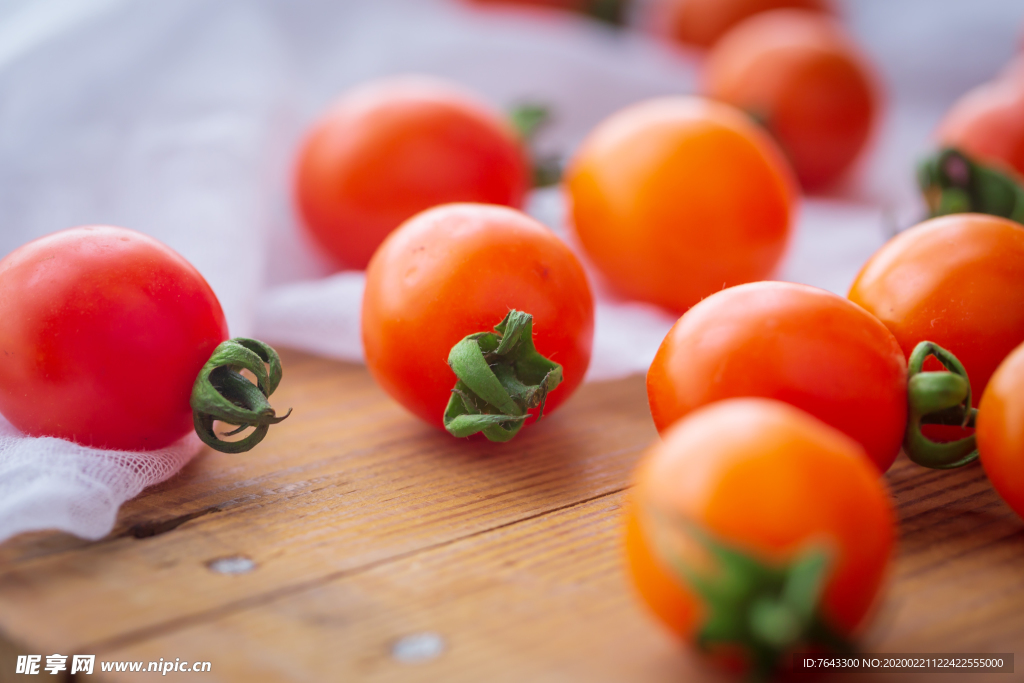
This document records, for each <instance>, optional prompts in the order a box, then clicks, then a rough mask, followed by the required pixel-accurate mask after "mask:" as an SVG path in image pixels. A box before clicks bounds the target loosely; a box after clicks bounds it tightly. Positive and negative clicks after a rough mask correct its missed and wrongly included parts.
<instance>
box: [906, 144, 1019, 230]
mask: <svg viewBox="0 0 1024 683" xmlns="http://www.w3.org/2000/svg"><path fill="white" fill-rule="evenodd" d="M918 182H919V184H920V186H921V191H922V192H923V193H924V198H925V201H926V202H927V204H928V211H929V214H930V216H931V217H932V218H934V217H936V216H945V215H947V214H951V213H987V214H991V215H993V216H1002V217H1003V218H1009V219H1011V220H1015V221H1017V222H1018V223H1024V188H1022V187H1021V186H1020V183H1019V182H1018V181H1017V180H1016V179H1015V178H1013V177H1012V176H1010V175H1008V174H1006V173H1003V172H1002V171H999V170H997V169H996V168H994V167H991V166H986V165H984V164H980V163H977V162H975V161H973V160H972V159H971V158H970V157H969V156H967V155H966V154H964V153H963V152H961V151H960V150H958V149H954V148H952V147H949V148H946V149H943V150H941V151H939V152H938V154H936V155H934V156H932V157H929V158H928V159H925V160H924V161H923V162H922V163H921V164H920V166H919V167H918Z"/></svg>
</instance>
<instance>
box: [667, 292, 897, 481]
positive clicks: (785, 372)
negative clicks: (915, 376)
mask: <svg viewBox="0 0 1024 683" xmlns="http://www.w3.org/2000/svg"><path fill="white" fill-rule="evenodd" d="M906 383H907V371H906V360H905V359H904V357H903V354H902V352H901V351H900V347H899V344H897V343H896V340H895V339H894V338H893V336H892V334H890V333H889V331H888V330H886V329H885V327H884V326H883V325H882V324H881V323H880V322H878V320H876V319H875V318H874V317H873V316H871V315H869V314H867V313H866V312H865V311H864V310H863V309H861V308H859V307H858V306H854V305H853V304H851V303H850V302H849V301H847V300H846V299H843V298H842V297H840V296H836V295H835V294H831V293H829V292H826V291H824V290H821V289H816V288H814V287H808V286H806V285H797V284H792V283H788V282H758V283H753V284H748V285H742V286H739V287H732V288H730V289H726V290H724V291H721V292H718V293H717V294H714V295H712V296H710V297H708V298H707V299H705V300H704V301H702V302H700V303H699V304H697V305H696V306H694V307H693V308H691V309H690V310H689V311H688V312H687V313H686V314H685V315H683V316H682V317H681V318H680V319H679V320H678V321H677V322H676V324H675V325H674V326H673V327H672V329H671V330H670V331H669V333H668V335H667V336H666V337H665V340H664V341H663V342H662V343H661V347H660V348H659V349H658V353H657V354H656V355H655V357H654V361H653V362H652V363H651V367H650V370H648V372H647V397H648V400H649V402H650V406H651V415H652V416H653V417H654V424H655V425H656V426H657V428H658V431H659V432H662V433H663V434H664V433H665V431H666V430H667V429H668V428H669V427H670V426H671V425H672V423H674V422H675V421H676V420H678V419H679V418H681V417H683V416H685V415H687V414H689V413H690V412H692V411H693V410H696V409H697V408H699V407H701V406H703V405H706V404H708V403H712V402H714V401H720V400H722V399H726V398H734V397H741V396H760V397H764V398H772V399H777V400H779V401H785V402H786V403H789V404H791V405H794V406H796V407H798V408H801V409H802V410H805V411H807V412H808V413H810V414H811V415H813V416H815V417H817V418H818V419H820V420H822V421H824V422H825V423H826V424H828V425H831V426H832V427H835V428H836V429H838V430H840V431H841V432H843V433H845V434H846V435H848V436H850V437H852V438H853V439H854V440H856V441H857V442H858V443H860V444H861V446H863V448H864V450H865V451H867V453H868V455H869V456H870V457H871V460H872V461H873V462H874V463H875V465H876V466H877V467H878V469H879V470H880V471H882V472H884V471H886V470H887V469H889V466H890V465H892V463H893V460H895V459H896V455H897V454H898V453H899V450H900V443H901V442H902V440H903V433H904V428H905V426H906V418H907V394H906Z"/></svg>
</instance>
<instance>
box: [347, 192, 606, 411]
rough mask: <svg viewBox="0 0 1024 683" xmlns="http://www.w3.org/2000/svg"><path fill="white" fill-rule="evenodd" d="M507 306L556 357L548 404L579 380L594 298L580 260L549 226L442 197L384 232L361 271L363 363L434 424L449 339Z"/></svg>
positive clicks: (443, 393) (444, 386) (549, 407)
mask: <svg viewBox="0 0 1024 683" xmlns="http://www.w3.org/2000/svg"><path fill="white" fill-rule="evenodd" d="M510 309H516V310H520V311H524V312H526V313H530V314H531V315H533V333H534V343H535V345H536V347H537V351H538V352H540V353H541V354H542V355H543V356H546V357H548V358H550V359H551V360H553V361H555V362H556V363H560V364H561V365H562V370H563V382H562V384H561V385H559V386H558V388H556V389H555V390H554V391H553V392H552V393H551V394H550V395H549V396H548V399H547V404H546V407H545V409H544V412H545V415H546V414H548V413H550V412H552V411H554V410H556V409H557V408H558V407H559V406H560V405H561V404H562V403H563V402H564V401H565V400H566V399H568V398H569V396H570V395H571V394H572V393H573V391H575V389H576V387H577V386H578V385H579V384H580V382H581V381H582V380H583V375H584V374H585V373H586V370H587V366H588V365H589V363H590V351H591V346H592V343H593V336H594V302H593V298H592V296H591V293H590V286H589V285H588V284H587V279H586V275H585V274H584V272H583V268H582V266H580V264H579V261H578V260H577V259H576V257H575V256H574V255H573V253H572V251H570V250H569V248H568V247H567V246H566V245H565V244H563V243H562V242H561V241H560V240H559V239H558V238H557V237H556V236H555V235H554V234H553V233H552V232H551V231H550V230H548V229H547V228H546V227H544V226H543V225H541V224H540V223H537V222H536V221H534V220H533V219H532V218H530V217H529V216H526V215H525V214H523V213H520V212H518V211H515V210H513V209H508V208H504V207H499V206H487V205H482V204H449V205H445V206H439V207H436V208H433V209H430V210H428V211H424V212H423V213H421V214H419V215H417V216H415V217H413V218H412V219H410V220H408V221H407V222H406V223H404V224H403V225H402V226H401V227H400V228H399V229H398V230H396V231H395V232H393V233H392V234H391V235H390V236H389V237H388V239H387V240H385V242H384V244H382V245H381V248H380V249H379V250H378V251H377V253H376V254H375V255H374V257H373V260H372V261H371V262H370V266H369V268H368V269H367V272H366V290H365V293H364V296H363V313H362V328H363V347H364V349H365V352H366V364H367V366H368V367H369V369H370V372H371V374H373V376H374V378H375V379H376V380H377V382H378V383H379V384H380V385H381V387H383V388H384V390H385V391H387V392H388V393H389V394H390V395H391V396H392V397H393V398H394V399H395V400H397V401H398V402H399V403H401V404H402V405H403V406H405V407H406V408H407V409H408V410H409V411H410V412H412V413H413V414H415V415H417V416H418V417H420V418H421V419H423V420H424V421H426V422H428V423H430V424H433V425H435V426H437V427H442V426H443V423H442V414H443V413H444V409H445V406H446V405H447V403H448V399H449V398H450V396H451V390H452V387H453V386H454V385H455V381H456V377H455V374H454V373H453V372H452V370H451V368H449V367H448V364H447V360H448V354H449V352H450V351H451V348H452V346H454V345H455V344H456V343H457V342H459V341H460V340H461V339H462V338H463V337H465V336H467V335H470V334H474V333H476V332H485V331H491V330H493V328H494V326H495V325H497V324H498V323H500V322H501V321H502V319H503V318H504V317H505V314H506V313H508V311H509V310H510Z"/></svg>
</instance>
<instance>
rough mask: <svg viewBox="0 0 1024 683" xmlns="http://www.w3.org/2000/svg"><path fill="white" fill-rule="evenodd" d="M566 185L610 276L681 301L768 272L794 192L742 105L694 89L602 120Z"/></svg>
mask: <svg viewBox="0 0 1024 683" xmlns="http://www.w3.org/2000/svg"><path fill="white" fill-rule="evenodd" d="M567 189H568V192H569V196H570V199H571V201H572V218H573V222H574V224H575V228H576V233H577V235H578V237H579V240H580V243H581V244H582V246H583V248H584V250H585V251H586V253H587V255H588V256H589V257H590V258H591V259H592V260H593V262H594V264H595V265H596V266H597V267H598V269H599V270H600V271H601V273H602V274H603V275H604V276H605V277H606V278H607V279H608V280H609V282H610V283H611V284H612V285H613V286H614V287H615V288H616V289H618V290H619V291H620V292H621V293H622V294H624V295H626V296H628V297H630V298H634V299H640V300H643V301H649V302H651V303H655V304H658V305H660V306H664V307H665V308H668V309H671V310H675V311H679V312H681V311H685V310H686V309H687V308H689V307H690V306H692V305H694V304H695V303H697V302H698V301H700V300H701V299H702V298H704V297H706V296H708V295H709V294H711V293H713V292H717V291H718V290H720V289H722V288H723V287H727V286H731V285H737V284H740V283H742V282H750V281H752V280H760V279H763V278H765V277H768V276H769V275H770V274H771V272H772V271H773V270H774V268H775V266H776V264H777V263H778V261H779V258H780V257H781V256H782V253H783V251H784V249H785V246H786V241H787V239H788V237H789V232H790V222H791V219H792V214H793V203H794V201H795V189H794V183H793V180H792V175H791V173H790V170H789V167H788V165H787V164H786V161H785V159H784V158H783V157H782V155H781V153H780V152H779V151H778V148H777V147H776V146H775V144H774V143H773V142H772V141H771V140H770V139H769V137H768V136H767V135H765V133H764V132H763V131H762V130H760V129H759V128H758V127H757V126H756V125H754V124H753V122H751V121H750V120H749V119H748V118H747V117H746V116H744V115H743V114H742V113H741V112H739V111H737V110H735V109H733V108H732V107H729V106H727V105H724V104H719V103H715V102H711V101H708V100H703V99H700V98H695V97H669V98H663V99H656V100H650V101H647V102H643V103H640V104H637V105H634V106H632V107H629V108H627V109H624V110H622V111H620V112H618V113H616V114H614V115H613V116H612V117H611V118H609V119H607V120H606V121H604V122H603V123H602V124H600V125H599V126H598V127H597V128H596V129H595V130H594V131H593V132H591V134H590V136H589V137H588V138H587V139H586V140H585V141H584V142H583V145H582V147H581V148H580V149H579V151H578V152H577V153H576V155H575V157H574V158H573V160H572V162H571V164H570V166H569V169H568V173H567Z"/></svg>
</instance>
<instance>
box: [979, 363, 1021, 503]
mask: <svg viewBox="0 0 1024 683" xmlns="http://www.w3.org/2000/svg"><path fill="white" fill-rule="evenodd" d="M975 438H976V439H977V443H978V454H979V457H980V459H981V464H982V466H983V467H984V468H985V474H987V475H988V478H989V480H990V481H991V482H992V485H993V486H994V487H995V489H996V491H998V492H999V495H1000V496H1002V497H1003V500H1005V501H1006V502H1007V504H1008V505H1009V506H1010V507H1011V508H1013V510H1014V512H1016V513H1017V514H1018V515H1020V516H1021V517H1024V344H1021V345H1020V346H1018V347H1017V349H1016V350H1015V351H1013V353H1011V354H1010V355H1009V356H1007V357H1006V359H1005V360H1004V361H1003V363H1002V365H1000V366H999V368H998V369H997V370H996V372H995V374H994V375H992V379H991V380H990V381H989V383H988V388H987V389H985V394H984V396H982V398H981V403H980V404H979V406H978V417H977V430H976V432H975Z"/></svg>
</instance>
